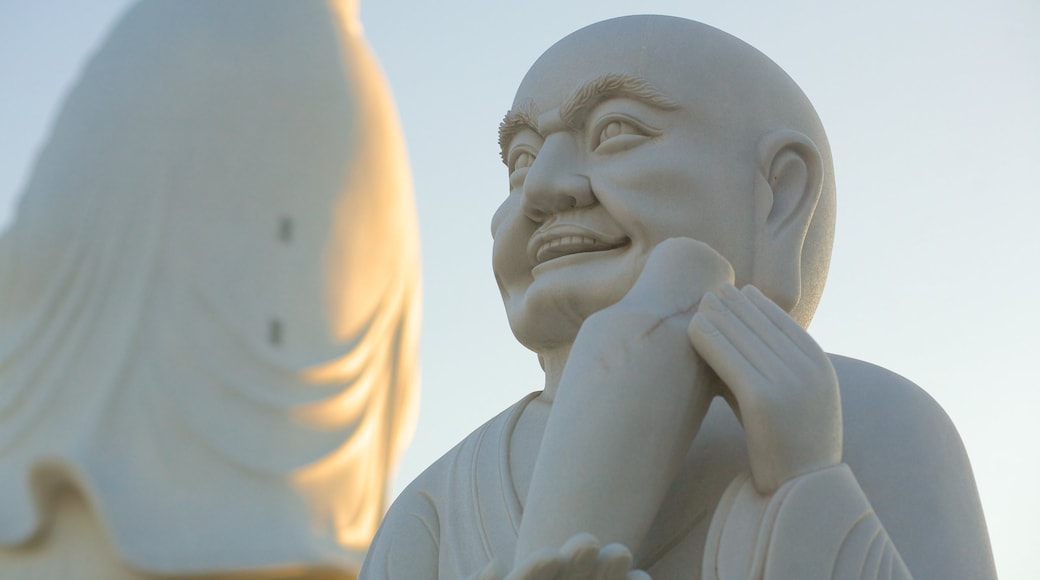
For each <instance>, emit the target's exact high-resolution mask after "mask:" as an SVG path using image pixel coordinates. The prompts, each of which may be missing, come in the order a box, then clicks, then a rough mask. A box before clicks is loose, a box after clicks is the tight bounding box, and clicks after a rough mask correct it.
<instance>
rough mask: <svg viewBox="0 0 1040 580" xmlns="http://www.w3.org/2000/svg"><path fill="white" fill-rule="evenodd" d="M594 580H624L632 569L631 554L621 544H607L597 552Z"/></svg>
mask: <svg viewBox="0 0 1040 580" xmlns="http://www.w3.org/2000/svg"><path fill="white" fill-rule="evenodd" d="M596 564H597V568H598V574H597V575H596V576H594V578H595V579H596V580H624V578H625V576H626V575H627V574H628V572H629V570H631V569H632V552H630V551H629V550H628V548H626V547H625V546H623V545H621V544H616V543H615V544H608V545H607V546H605V547H604V548H603V549H602V550H600V551H599V558H598V559H597V562H596Z"/></svg>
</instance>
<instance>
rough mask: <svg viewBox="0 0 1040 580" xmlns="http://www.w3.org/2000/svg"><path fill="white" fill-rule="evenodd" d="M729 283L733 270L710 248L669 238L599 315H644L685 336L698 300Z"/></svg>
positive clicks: (688, 241)
mask: <svg viewBox="0 0 1040 580" xmlns="http://www.w3.org/2000/svg"><path fill="white" fill-rule="evenodd" d="M732 283H733V267H732V266H731V265H730V263H729V262H728V261H727V260H726V258H723V257H722V255H721V254H719V253H718V252H716V251H715V250H714V249H713V248H712V247H711V246H709V245H708V244H705V243H703V242H699V241H696V240H693V239H690V238H669V239H667V240H665V241H663V242H661V243H660V244H658V245H657V246H656V247H655V248H654V249H653V250H652V251H651V252H650V255H649V256H648V257H647V260H646V264H644V265H643V271H642V272H641V273H640V274H639V278H638V279H636V283H635V284H633V285H632V289H631V290H629V291H628V293H626V294H625V296H624V297H623V298H622V299H621V300H620V301H618V303H617V304H615V305H613V306H611V307H609V308H606V309H604V310H603V311H602V313H610V312H613V311H627V312H633V311H636V312H643V313H646V314H648V315H650V316H651V317H653V319H654V320H655V321H656V322H658V323H659V325H661V326H673V325H674V326H675V327H676V328H679V329H681V331H680V334H684V333H685V330H686V328H687V326H689V323H690V320H691V319H692V318H693V313H694V311H696V309H697V305H698V304H699V303H700V301H701V298H702V297H703V296H704V295H705V294H706V293H708V292H710V291H717V290H720V289H721V288H722V287H723V286H724V285H725V284H732Z"/></svg>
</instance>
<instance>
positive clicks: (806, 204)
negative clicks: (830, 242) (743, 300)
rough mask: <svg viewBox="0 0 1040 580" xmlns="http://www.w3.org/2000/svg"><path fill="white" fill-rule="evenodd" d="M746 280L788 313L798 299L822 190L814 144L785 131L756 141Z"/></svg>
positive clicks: (819, 159) (819, 161)
mask: <svg viewBox="0 0 1040 580" xmlns="http://www.w3.org/2000/svg"><path fill="white" fill-rule="evenodd" d="M757 154H758V169H757V175H756V176H755V256H754V264H753V268H752V275H751V282H752V283H753V284H755V285H756V286H758V288H759V289H760V290H762V291H763V292H764V293H765V294H766V296H769V297H770V298H772V299H773V300H774V301H775V302H776V303H777V304H778V305H780V307H782V308H783V309H784V310H786V311H788V312H790V311H791V310H792V309H793V308H794V306H795V305H796V304H797V303H798V300H799V298H800V297H801V289H802V285H801V277H802V271H801V270H802V268H801V264H802V245H803V244H804V242H805V236H806V234H807V233H808V231H809V223H810V222H811V221H812V216H813V212H814V211H816V204H817V203H818V202H819V201H820V192H821V191H822V190H823V181H824V165H823V157H822V156H821V155H820V151H819V149H817V148H816V144H815V143H813V142H812V139H809V138H808V137H806V136H805V135H803V134H801V133H799V132H797V131H791V130H788V129H782V130H778V131H773V132H772V133H769V134H767V135H766V136H764V137H762V139H761V140H760V141H759V142H758V153H757Z"/></svg>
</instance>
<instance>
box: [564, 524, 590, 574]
mask: <svg viewBox="0 0 1040 580" xmlns="http://www.w3.org/2000/svg"><path fill="white" fill-rule="evenodd" d="M599 553H600V543H599V540H597V539H596V537H595V536H593V535H592V534H588V533H579V534H575V535H574V536H572V537H571V538H570V539H568V540H567V541H566V542H564V544H563V547H562V548H560V555H561V556H562V557H563V560H564V561H566V562H567V563H568V565H567V568H568V573H567V575H566V578H568V579H571V580H584V579H585V578H591V577H592V574H593V573H594V572H595V570H596V560H597V558H598V557H599Z"/></svg>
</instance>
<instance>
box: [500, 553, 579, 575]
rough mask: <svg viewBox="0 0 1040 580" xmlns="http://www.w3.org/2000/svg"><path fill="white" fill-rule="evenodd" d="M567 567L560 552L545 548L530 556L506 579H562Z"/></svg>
mask: <svg viewBox="0 0 1040 580" xmlns="http://www.w3.org/2000/svg"><path fill="white" fill-rule="evenodd" d="M566 569H567V563H566V562H565V561H564V559H563V556H561V555H560V553H559V552H555V551H553V550H550V549H548V548H544V549H541V550H538V551H537V552H535V553H534V554H531V555H530V556H528V557H527V559H525V560H524V561H523V562H521V563H520V565H519V566H517V567H516V568H514V569H513V571H512V572H510V573H509V575H508V576H506V579H505V580H560V575H561V574H562V573H563V572H565V571H566Z"/></svg>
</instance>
